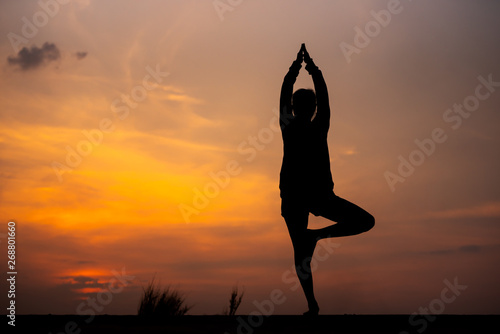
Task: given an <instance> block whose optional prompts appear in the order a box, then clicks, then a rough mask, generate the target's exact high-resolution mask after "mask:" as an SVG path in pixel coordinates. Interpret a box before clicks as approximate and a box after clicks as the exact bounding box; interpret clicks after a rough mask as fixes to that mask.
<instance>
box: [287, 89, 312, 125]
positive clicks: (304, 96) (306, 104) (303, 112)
mask: <svg viewBox="0 0 500 334" xmlns="http://www.w3.org/2000/svg"><path fill="white" fill-rule="evenodd" d="M292 109H293V114H294V115H295V117H300V118H303V119H307V120H311V118H312V116H313V115H314V111H315V110H316V94H315V93H314V91H313V90H312V89H304V88H301V89H298V90H296V91H295V93H293V96H292Z"/></svg>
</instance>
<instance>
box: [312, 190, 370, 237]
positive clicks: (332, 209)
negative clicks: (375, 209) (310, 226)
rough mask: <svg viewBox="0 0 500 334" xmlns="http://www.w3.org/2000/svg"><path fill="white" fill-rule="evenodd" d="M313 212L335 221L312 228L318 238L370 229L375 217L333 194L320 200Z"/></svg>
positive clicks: (345, 234)
mask: <svg viewBox="0 0 500 334" xmlns="http://www.w3.org/2000/svg"><path fill="white" fill-rule="evenodd" d="M313 213H314V215H316V216H322V217H325V218H327V219H330V220H332V221H334V222H336V224H333V225H330V226H327V227H324V228H321V229H317V230H313V231H314V233H315V234H316V237H317V239H318V240H319V239H324V238H333V237H345V236H350V235H356V234H360V233H363V232H367V231H369V230H371V229H372V228H373V226H374V225H375V218H373V216H372V215H371V214H369V213H368V212H366V211H365V210H363V209H362V208H360V207H359V206H357V205H356V204H354V203H351V202H349V201H347V200H345V199H343V198H341V197H338V196H337V195H334V194H332V195H331V196H328V198H327V199H323V200H321V202H320V203H319V205H318V206H317V208H315V210H314V212H313Z"/></svg>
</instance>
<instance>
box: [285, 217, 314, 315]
mask: <svg viewBox="0 0 500 334" xmlns="http://www.w3.org/2000/svg"><path fill="white" fill-rule="evenodd" d="M284 218H285V222H286V225H287V227H288V232H289V233H290V238H291V239H292V245H293V251H294V262H295V270H296V273H297V277H298V278H299V281H300V285H301V286H302V290H304V294H305V296H306V299H307V304H308V307H309V311H308V312H306V313H304V314H306V315H316V314H318V311H319V307H318V303H317V301H316V298H315V297H314V289H313V278H312V271H311V259H312V256H313V253H314V249H315V247H316V241H317V240H316V238H315V236H314V235H313V233H312V231H311V230H308V229H307V224H308V218H309V212H305V211H304V212H300V213H299V212H296V213H294V214H289V215H285V216H284Z"/></svg>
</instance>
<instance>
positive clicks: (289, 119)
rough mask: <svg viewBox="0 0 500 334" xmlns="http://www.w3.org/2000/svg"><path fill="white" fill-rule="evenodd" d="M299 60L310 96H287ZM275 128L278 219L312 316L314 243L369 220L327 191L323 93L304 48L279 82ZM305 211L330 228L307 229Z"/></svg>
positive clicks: (364, 226) (366, 226)
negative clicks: (279, 154)
mask: <svg viewBox="0 0 500 334" xmlns="http://www.w3.org/2000/svg"><path fill="white" fill-rule="evenodd" d="M302 61H304V62H305V63H306V70H307V72H309V74H310V75H311V76H312V79H313V82H314V89H315V90H316V93H315V92H314V91H313V90H310V89H299V90H297V91H296V92H295V93H293V96H292V91H293V84H294V83H295V80H296V78H297V76H298V74H299V70H300V68H301V67H302ZM315 110H317V112H316V115H315V116H314V111H315ZM313 116H314V118H313ZM280 126H281V133H282V136H283V163H282V166H281V173H280V191H281V215H282V216H283V218H284V219H285V222H286V225H287V227H288V232H289V233H290V237H291V239H292V244H293V249H294V260H295V267H296V269H297V276H298V278H299V281H300V284H301V285H302V289H303V290H304V294H305V296H306V299H307V303H308V306H309V311H307V312H305V313H304V315H317V314H318V312H319V307H318V303H317V301H316V298H315V297H314V291H313V280H312V273H311V258H312V256H313V253H314V249H315V247H316V242H317V241H318V240H320V239H323V238H331V237H343V236H349V235H355V234H359V233H362V232H366V231H368V230H370V229H371V228H372V227H373V226H374V224H375V219H374V218H373V216H372V215H370V214H369V213H368V212H366V211H365V210H363V209H361V208H360V207H358V206H357V205H355V204H353V203H351V202H349V201H347V200H345V199H343V198H340V197H338V196H337V195H335V193H334V192H333V179H332V173H331V171H330V155H329V152H328V142H327V137H328V129H329V127H330V103H329V100H328V90H327V88H326V83H325V80H324V79H323V74H322V73H321V71H320V70H319V69H318V67H317V66H316V65H315V64H314V62H313V60H312V59H311V58H310V57H309V54H308V52H307V50H306V48H305V45H304V44H302V47H301V48H300V51H299V53H298V54H297V59H296V60H295V61H294V62H293V63H292V66H291V67H290V70H289V71H288V73H287V74H286V76H285V79H284V81H283V86H282V88H281V97H280ZM309 212H310V213H312V214H314V215H315V216H322V217H325V218H327V219H330V220H332V221H335V222H336V224H333V225H330V226H327V227H324V228H321V229H314V230H313V229H308V228H307V224H308V217H309Z"/></svg>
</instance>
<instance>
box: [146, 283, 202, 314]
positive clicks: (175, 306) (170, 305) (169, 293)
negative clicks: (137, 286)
mask: <svg viewBox="0 0 500 334" xmlns="http://www.w3.org/2000/svg"><path fill="white" fill-rule="evenodd" d="M191 307H192V306H187V305H186V299H185V297H184V296H183V295H182V294H181V293H179V292H178V291H177V290H175V289H173V288H171V287H170V286H167V287H165V288H163V289H162V288H161V286H160V285H159V284H156V283H155V278H153V279H152V280H151V282H149V283H148V285H147V286H146V287H145V288H144V287H143V295H142V299H141V302H140V304H139V309H138V312H137V313H138V315H140V316H148V317H165V316H180V315H185V314H186V313H187V312H188V311H189V310H190V309H191Z"/></svg>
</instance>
